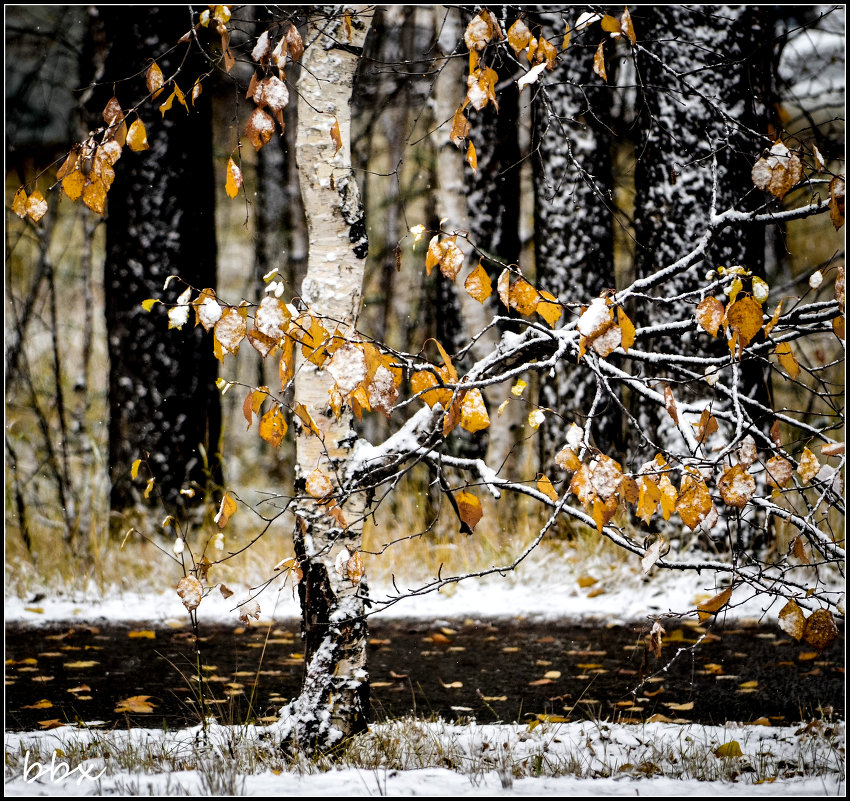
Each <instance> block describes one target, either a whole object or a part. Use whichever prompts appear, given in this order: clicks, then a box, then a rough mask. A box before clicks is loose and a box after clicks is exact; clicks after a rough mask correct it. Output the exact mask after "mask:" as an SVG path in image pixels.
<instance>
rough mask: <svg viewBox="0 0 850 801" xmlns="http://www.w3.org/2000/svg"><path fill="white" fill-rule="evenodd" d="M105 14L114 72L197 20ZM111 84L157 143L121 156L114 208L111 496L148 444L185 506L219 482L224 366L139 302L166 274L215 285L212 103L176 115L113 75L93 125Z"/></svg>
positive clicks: (93, 103) (116, 496)
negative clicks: (192, 490)
mask: <svg viewBox="0 0 850 801" xmlns="http://www.w3.org/2000/svg"><path fill="white" fill-rule="evenodd" d="M98 16H99V17H100V20H99V24H100V25H102V26H103V42H104V43H105V46H106V47H108V52H107V55H106V61H105V66H104V74H105V75H109V76H126V75H132V74H134V73H135V72H137V71H138V69H139V64H142V63H145V59H148V58H150V55H151V53H167V52H168V50H169V48H170V47H172V45H173V43H174V42H175V41H176V40H177V39H179V38H180V36H182V34H183V33H185V32H186V28H187V25H188V24H189V13H188V11H187V9H185V8H183V7H176V6H175V7H166V6H149V7H140V8H139V11H138V13H136V14H135V15H132V16H128V15H127V13H126V10H125V9H122V8H120V7H113V6H102V7H100V8H99V10H98ZM179 58H182V56H177V55H172V56H167V55H166V56H164V57H162V58H161V59H160V62H159V63H160V66H161V68H162V69H163V70H164V71H165V73H166V74H168V75H171V74H173V71H174V70H175V69H176V68H177V67H178V66H179ZM196 58H197V59H198V60H200V56H192V57H190V62H191V63H187V64H185V65H184V69H186V70H187V72H191V71H192V70H194V69H196V64H195V59H196ZM202 63H205V62H202ZM113 92H115V93H117V97H118V100H119V101H120V103H121V104H122V107H123V108H125V109H127V108H131V107H133V106H135V105H136V104H139V105H138V114H139V117H140V118H141V119H142V120H143V122H144V123H145V126H146V128H147V133H148V142H149V144H150V149H149V150H147V151H145V152H144V153H134V154H133V155H132V156H131V157H127V158H126V159H122V161H121V162H120V163H119V164H120V168H119V169H116V171H115V172H116V177H115V183H114V184H113V186H112V188H111V190H110V192H109V209H108V215H107V217H106V262H105V268H104V283H105V308H106V325H107V344H108V350H109V362H110V364H109V409H110V419H109V471H110V478H111V482H112V488H111V496H110V504H111V507H112V510H113V512H124V511H127V510H129V509H132V508H133V507H134V506H135V505H136V504H137V503H139V502H140V501H141V498H140V493H139V491H138V488H137V487H136V486H134V484H133V483H132V481H131V478H130V465H131V464H132V462H133V461H134V460H135V459H138V458H139V457H143V456H144V455H145V453H149V454H150V463H151V467H152V469H153V472H154V477H155V478H156V481H157V485H158V487H159V490H160V492H161V494H162V496H163V498H164V500H165V502H166V503H167V504H168V505H169V508H170V509H172V510H173V509H174V508H175V507H178V508H179V507H180V506H182V505H183V504H184V503H186V496H183V495H181V494H180V489H181V487H184V486H185V485H186V484H187V483H188V482H197V484H198V485H200V487H201V489H203V488H205V487H206V483H207V480H208V478H211V479H212V480H213V481H214V482H216V483H220V482H221V477H220V466H219V461H218V460H219V454H218V451H219V437H220V427H221V409H220V400H219V393H218V390H217V389H216V387H215V379H216V376H217V375H218V366H217V362H216V359H215V357H214V356H213V354H212V350H211V348H210V347H209V344H208V343H207V342H206V341H205V340H204V336H203V334H204V331H203V329H202V328H201V327H197V328H195V329H194V330H191V331H187V332H186V335H185V336H182V337H163V336H162V333H161V332H162V330H163V320H164V317H165V314H166V312H165V307H164V306H162V305H158V306H156V307H155V308H154V309H153V310H152V312H150V313H148V312H146V311H144V310H143V309H142V305H141V304H142V301H143V300H145V299H146V298H152V297H159V295H160V294H161V293H162V289H163V283H164V282H165V279H166V278H167V277H168V276H169V275H175V274H177V275H179V276H180V277H181V278H182V279H183V280H184V281H186V282H187V283H188V284H191V285H192V286H196V287H215V283H216V238H215V217H214V206H213V198H214V196H215V193H214V185H213V169H212V140H211V112H210V104H209V102H208V100H209V98H207V97H206V96H204V95H202V96H201V97H200V98H199V100H198V103H197V104H196V105H194V106H193V109H192V112H191V113H190V114H189V115H188V118H186V117H185V115H184V116H183V117H182V118H181V117H180V116H179V114H177V113H173V112H172V113H171V114H166V115H165V116H164V117H163V115H162V114H161V113H160V112H159V109H158V108H157V105H156V104H151V103H145V102H142V101H143V100H144V96H145V94H146V90H145V86H144V82H143V81H141V80H139V81H128V82H122V83H119V84H116V85H115V86H113V85H112V83H107V84H102V85H100V86H99V87H98V88H97V89H96V90H95V91H94V92H93V93H92V96H91V99H90V101H89V103H88V108H89V109H90V110H91V112H92V115H93V117H94V124H95V125H102V124H103V122H102V117H101V116H100V113H101V111H102V109H103V108H104V106H105V105H106V103H107V101H108V100H109V99H110V97H111V96H112V94H113ZM95 115H96V116H95ZM128 122H129V120H128ZM172 291H173V290H172ZM201 446H203V447H204V448H205V449H206V453H207V457H208V459H209V466H210V475H209V476H208V475H207V474H206V471H205V464H204V458H203V456H202V454H201V453H200V451H199V449H200V447H201ZM201 496H202V493H198V495H197V496H196V497H197V498H200V497H201Z"/></svg>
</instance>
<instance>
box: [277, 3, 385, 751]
mask: <svg viewBox="0 0 850 801" xmlns="http://www.w3.org/2000/svg"><path fill="white" fill-rule="evenodd" d="M372 13H373V11H372V9H371V8H370V7H366V6H359V7H357V8H356V10H355V11H354V12H353V13H350V12H349V11H345V12H343V11H342V10H341V8H337V7H318V8H315V9H313V11H312V13H311V23H310V26H309V30H308V32H307V36H306V37H305V44H306V49H305V51H304V57H303V62H302V70H301V76H300V78H299V80H298V96H299V103H298V133H297V136H296V160H297V164H298V168H299V171H300V178H301V193H302V198H303V201H304V210H305V215H306V219H307V235H308V242H309V247H308V259H307V274H306V277H305V278H304V282H303V284H302V290H301V297H302V298H303V300H304V301H305V302H306V303H307V304H308V305H309V308H310V310H311V311H312V312H315V313H317V314H318V315H321V317H322V318H323V321H324V325H325V327H326V328H330V333H333V328H334V326H337V325H338V326H339V329H340V331H341V333H343V334H345V335H351V334H352V333H353V329H354V325H355V323H356V320H357V315H358V312H359V307H360V295H361V288H362V283H363V271H364V265H365V259H366V251H367V245H368V243H367V240H366V229H365V225H364V218H363V209H362V206H361V203H360V196H359V192H358V188H357V183H356V181H355V176H354V173H353V171H352V169H351V152H350V130H351V113H350V103H351V95H352V87H353V84H354V76H355V72H356V70H357V64H358V60H359V54H360V52H361V51H362V46H363V42H364V40H365V38H366V33H367V31H368V30H369V25H370V23H371V18H372ZM336 125H338V127H339V128H338V130H339V139H338V140H337V142H336V143H335V141H334V138H333V137H332V134H331V132H332V130H333V129H334V127H335V126H336ZM340 143H341V144H340ZM338 145H339V146H338ZM298 351H299V360H298V362H297V367H296V378H295V400H296V402H297V403H302V404H303V405H304V406H305V407H306V409H307V410H308V411H309V413H310V414H311V415H312V417H313V419H314V420H315V422H316V424H317V427H318V429H319V431H320V432H321V438H319V437H317V436H315V435H312V436H310V435H308V433H307V432H306V431H305V430H304V429H302V430H301V431H300V432H299V434H298V438H297V445H296V450H297V468H296V490H297V491H298V493H299V495H300V496H301V497H300V499H299V501H298V502H297V504H296V507H295V519H296V525H295V537H294V539H295V551H296V556H297V558H298V560H299V564H300V568H301V570H302V572H303V578H302V580H301V582H300V583H299V588H298V589H299V595H300V598H301V608H302V613H303V620H302V626H303V636H304V641H305V672H304V683H303V687H302V690H301V693H300V695H299V696H298V698H296V699H294V700H293V701H292V702H291V703H290V704H289V706H288V707H287V709H286V710H285V711H286V712H288V715H289V717H288V721H289V723H290V726H291V735H292V736H293V737H294V739H295V740H296V741H297V743H298V744H299V745H300V746H301V747H302V748H304V749H306V750H308V751H309V750H313V749H319V750H324V749H327V748H329V747H331V746H333V745H334V744H336V743H338V742H339V741H340V740H341V739H343V738H344V737H348V736H350V735H352V734H355V733H357V732H358V731H361V730H362V729H364V728H365V725H366V715H367V713H368V705H369V684H368V673H367V670H366V636H367V628H366V622H365V620H364V618H363V611H364V595H365V585H364V583H363V581H360V582H359V583H356V582H355V581H352V578H351V577H352V576H354V577H355V578H357V576H356V575H355V574H354V573H353V572H352V571H350V570H348V569H347V568H346V566H347V564H348V560H349V559H350V558H351V557H353V556H354V555H355V554H356V553H357V552H358V550H359V549H360V546H361V537H362V518H363V504H362V501H360V500H359V498H360V496H354V497H352V498H350V499H349V500H348V502H347V503H345V504H344V505H343V506H342V513H343V515H344V518H345V520H346V522H347V526H345V527H343V526H342V525H341V524H340V523H339V522H338V521H337V520H336V519H335V518H334V517H332V516H330V515H329V514H328V507H327V506H321V505H319V504H318V503H317V502H315V501H313V500H311V499H309V498H307V497H306V495H305V486H306V481H307V477H308V476H309V475H310V474H311V473H313V471H315V470H319V471H321V472H322V473H324V474H325V475H327V476H328V477H330V478H331V480H332V481H334V484H335V485H336V487H337V489H338V488H339V485H338V482H336V480H335V478H334V477H335V476H336V475H338V474H339V472H340V470H341V468H342V467H343V466H344V463H345V461H346V459H347V457H348V453H349V451H350V449H351V446H352V445H353V442H354V439H355V435H354V432H353V429H352V415H351V412H350V411H349V410H347V409H346V410H343V412H342V414H341V415H340V418H339V420H337V419H336V418H335V416H334V415H333V413H332V412H331V410H330V408H329V404H328V392H329V390H330V389H331V387H332V386H333V384H334V381H333V379H332V378H331V377H330V375H329V374H328V372H327V371H323V370H319V369H317V368H316V366H315V365H314V364H312V363H310V362H308V361H306V360H305V359H304V358H303V357H301V356H300V348H298Z"/></svg>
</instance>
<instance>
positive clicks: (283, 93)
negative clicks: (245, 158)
mask: <svg viewBox="0 0 850 801" xmlns="http://www.w3.org/2000/svg"><path fill="white" fill-rule="evenodd" d="M253 98H254V102H255V103H256V104H257V106H258V107H259V108H261V109H263V108H268V109H269V111H271V113H272V114H273V115H274V117H275V119H276V120H277V121H278V124H279V125H280V127H281V130H282V129H283V124H284V123H283V112H284V109H285V108H286V107H287V106H288V105H289V89H287V87H286V84H285V83H284V82H283V81H282V80H281V79H280V78H278V77H277V76H276V75H270V76H269V77H268V78H264V79H263V80H262V81H258V82H257V83H256V85H255V86H254V95H253ZM334 127H335V128H336V135H337V136H339V135H340V131H339V122H337V121H336V120H334ZM331 138H332V139H333V140H334V143H336V142H337V140H336V138H334V133H333V129H332V130H331ZM340 147H342V140H341V139H340V141H339V146H338V147H337V151H339V148H340ZM257 149H258V150H259V148H257ZM334 155H336V152H335V153H334Z"/></svg>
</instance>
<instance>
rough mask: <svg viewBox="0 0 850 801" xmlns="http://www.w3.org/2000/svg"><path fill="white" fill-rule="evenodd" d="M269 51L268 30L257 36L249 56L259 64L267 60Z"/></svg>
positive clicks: (270, 49)
mask: <svg viewBox="0 0 850 801" xmlns="http://www.w3.org/2000/svg"><path fill="white" fill-rule="evenodd" d="M271 51H272V48H271V43H270V42H269V32H268V31H263V32H262V33H261V34H260V36H259V37H258V38H257V44H255V45H254V49H253V50H252V51H251V58H252V59H254V61H256V62H258V63H259V64H262V63H263V62H266V61H268V60H269V55H270V54H271Z"/></svg>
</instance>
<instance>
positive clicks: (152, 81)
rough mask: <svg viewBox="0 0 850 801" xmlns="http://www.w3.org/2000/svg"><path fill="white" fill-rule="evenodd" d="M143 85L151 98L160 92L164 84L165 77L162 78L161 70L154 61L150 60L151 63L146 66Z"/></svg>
mask: <svg viewBox="0 0 850 801" xmlns="http://www.w3.org/2000/svg"><path fill="white" fill-rule="evenodd" d="M145 85H146V86H147V87H148V91H149V92H150V93H151V99H154V98H156V97H157V96H158V95H160V94H161V93H162V87H163V86H164V85H165V79H164V78H163V75H162V70H161V69H160V68H159V65H158V64H157V63H156V62H155V61H152V62H151V65H150V66H149V67H148V71H147V72H146V73H145Z"/></svg>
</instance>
